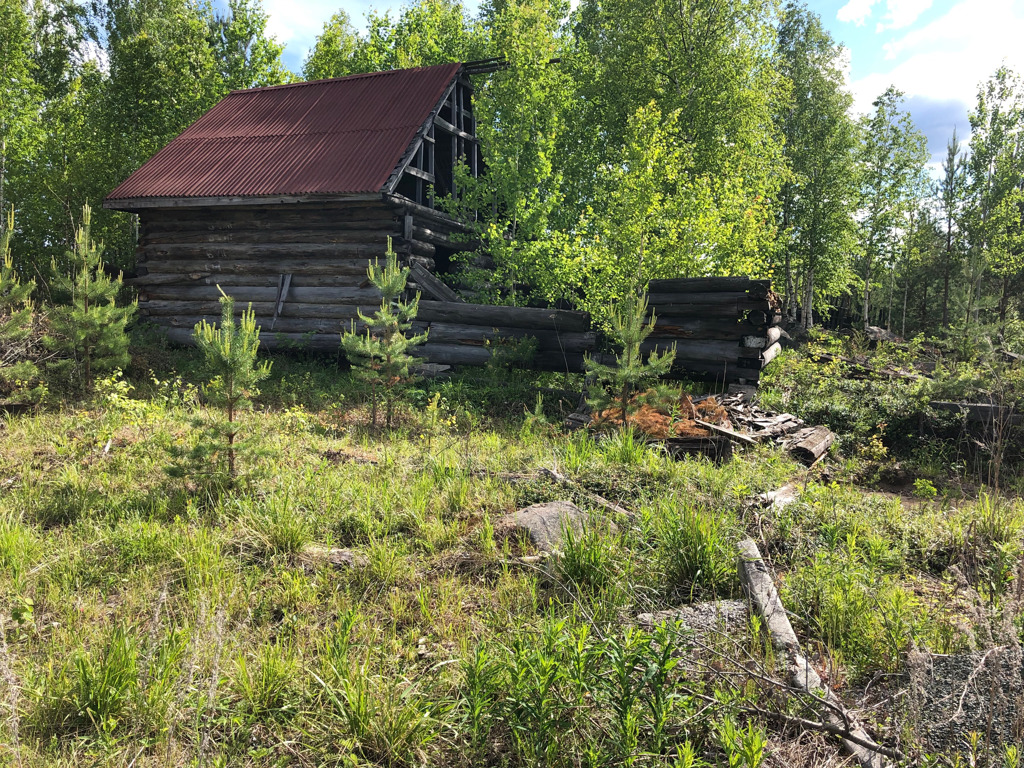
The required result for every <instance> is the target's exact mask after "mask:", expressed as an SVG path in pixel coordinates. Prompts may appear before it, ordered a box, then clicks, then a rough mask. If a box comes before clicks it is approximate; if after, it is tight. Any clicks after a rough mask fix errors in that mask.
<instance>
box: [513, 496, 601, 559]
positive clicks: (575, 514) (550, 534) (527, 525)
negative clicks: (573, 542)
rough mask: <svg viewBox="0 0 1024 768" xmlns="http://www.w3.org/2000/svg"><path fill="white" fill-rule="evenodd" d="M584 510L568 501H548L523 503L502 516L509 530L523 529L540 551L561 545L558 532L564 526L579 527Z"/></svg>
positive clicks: (519, 531) (577, 528)
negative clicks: (531, 503) (504, 516)
mask: <svg viewBox="0 0 1024 768" xmlns="http://www.w3.org/2000/svg"><path fill="white" fill-rule="evenodd" d="M585 520H586V513H585V512H584V511H583V510H582V509H580V508H579V507H577V506H576V505H575V504H573V503H572V502H571V501H549V502H545V503H544V504H533V505H532V506H529V507H525V508H523V509H520V510H518V511H516V512H513V513H512V514H511V515H508V516H507V517H506V518H505V519H504V521H503V522H504V524H505V527H507V528H508V529H510V530H511V531H512V532H518V533H524V534H526V536H527V537H529V539H530V543H531V544H533V546H535V547H536V548H537V549H539V550H540V551H541V552H555V551H558V550H560V549H561V548H562V534H563V533H564V531H565V529H566V528H567V527H571V528H572V529H573V530H574V531H580V530H582V529H583V523H584V521H585Z"/></svg>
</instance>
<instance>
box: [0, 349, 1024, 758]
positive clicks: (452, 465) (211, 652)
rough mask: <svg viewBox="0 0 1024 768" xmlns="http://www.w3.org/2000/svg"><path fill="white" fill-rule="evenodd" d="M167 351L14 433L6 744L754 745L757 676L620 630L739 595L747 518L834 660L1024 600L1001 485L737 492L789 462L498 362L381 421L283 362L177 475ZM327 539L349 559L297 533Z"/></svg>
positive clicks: (5, 499)
mask: <svg viewBox="0 0 1024 768" xmlns="http://www.w3.org/2000/svg"><path fill="white" fill-rule="evenodd" d="M169 359H170V362H171V363H173V364H174V365H175V367H176V370H175V371H171V370H167V369H164V370H162V371H161V372H160V373H157V374H156V375H155V377H154V376H150V374H149V370H148V369H149V367H150V365H151V364H144V363H142V362H141V361H139V360H137V361H136V366H135V368H134V369H133V370H134V371H135V373H134V374H133V378H132V379H131V380H130V382H131V384H132V385H133V386H134V387H135V389H134V390H133V391H131V392H130V393H129V394H125V389H124V388H123V387H111V388H109V390H110V391H111V392H115V393H117V396H110V395H109V394H108V395H106V396H101V397H100V398H98V399H97V401H96V402H94V403H72V404H68V405H66V406H65V407H64V408H62V409H59V410H53V411H48V412H42V413H39V414H36V415H22V416H16V417H8V418H7V419H6V420H5V422H4V424H3V435H4V437H3V442H2V444H0V482H2V483H4V492H3V494H2V495H0V607H2V614H0V618H2V620H3V623H2V625H0V631H2V632H3V636H4V640H5V644H4V645H2V646H0V652H2V655H3V658H2V660H0V661H2V663H0V691H5V692H6V693H5V694H4V698H2V699H0V743H4V744H6V745H7V746H5V747H2V748H0V756H2V757H0V759H2V760H6V761H8V762H10V761H11V760H15V762H18V761H20V764H21V765H29V766H31V765H95V764H110V765H128V764H129V763H132V764H134V765H183V764H208V763H213V764H217V765H303V766H304V765H310V766H312V765H324V764H330V765H346V766H356V765H380V766H414V765H425V764H429V765H452V766H460V765H466V766H477V765H508V766H539V765H542V766H582V765H595V766H597V765H601V766H604V765H609V766H610V765H637V766H654V765H658V766H685V765H703V764H712V765H737V766H740V765H744V766H756V765H759V764H761V762H762V760H763V759H764V754H765V751H766V747H765V746H764V744H765V743H766V740H767V743H768V744H769V747H768V748H767V751H768V752H770V751H771V746H770V745H771V744H780V743H783V742H785V741H786V740H787V739H788V738H789V737H788V736H787V735H786V732H784V731H781V730H779V729H778V727H777V725H776V724H773V723H771V722H769V721H765V720H763V719H760V718H758V717H756V716H753V715H751V714H750V713H749V712H748V711H747V710H746V709H745V705H746V704H745V703H748V702H750V701H752V700H753V699H752V698H751V697H754V696H756V686H753V684H752V683H751V681H749V680H744V679H739V678H736V677H734V676H732V677H730V676H725V675H719V676H715V675H712V674H710V673H709V671H708V668H707V667H702V666H700V665H699V664H697V663H696V662H695V661H693V660H694V659H697V658H699V657H700V653H698V652H696V651H695V649H694V647H693V645H692V639H691V638H690V636H689V635H688V634H686V633H682V632H680V631H678V629H677V628H674V627H672V626H671V625H669V626H662V627H660V628H656V629H655V630H653V631H651V632H645V631H642V630H640V629H637V628H636V627H635V626H634V620H635V617H636V616H637V614H639V613H643V612H648V611H657V610H664V609H668V608H672V607H676V606H679V605H681V604H685V603H688V602H690V601H694V600H703V599H713V598H717V597H731V596H737V595H738V594H739V592H738V582H737V575H736V563H735V556H734V551H735V549H734V546H735V543H736V541H737V540H738V539H739V538H741V537H743V536H747V535H754V536H755V537H756V538H757V539H758V540H759V541H760V543H761V544H762V547H763V549H764V550H765V552H766V553H767V554H769V555H770V557H771V558H772V560H773V564H774V566H775V567H776V569H777V571H778V573H779V576H780V581H781V583H782V587H783V589H782V592H783V597H784V599H785V600H786V601H787V605H788V606H789V608H790V610H791V611H792V612H793V613H794V614H795V615H796V616H797V619H798V620H797V624H798V629H799V631H800V632H801V634H802V635H803V637H805V638H807V639H809V640H811V641H812V643H814V644H818V643H820V644H821V646H820V647H822V648H824V649H826V650H827V651H828V653H829V654H830V655H831V656H832V658H834V659H835V660H836V662H837V664H839V665H841V667H842V669H843V670H844V671H845V674H846V675H847V676H848V677H849V678H850V679H851V680H862V679H865V678H868V677H869V676H870V675H872V674H874V673H875V672H878V671H886V672H888V671H898V670H899V669H900V668H901V664H902V659H903V654H904V651H905V650H906V648H907V647H909V645H910V644H911V643H914V644H916V645H918V646H923V647H929V648H932V649H934V650H937V651H942V652H948V651H951V650H956V649H958V648H961V647H964V646H965V645H971V644H981V643H982V641H983V638H982V635H983V634H984V633H985V632H988V633H989V635H991V634H992V632H993V631H996V630H998V628H999V627H1001V626H1004V625H1005V622H1003V623H1000V621H999V612H1000V611H1001V610H1003V609H1004V608H1006V607H1007V606H1009V605H1010V604H1011V603H1012V602H1013V599H1014V597H1013V596H1014V594H1015V590H1016V588H1017V587H1016V580H1015V579H1016V576H1015V574H1016V570H1015V569H1016V563H1017V561H1018V559H1019V557H1020V554H1021V540H1022V529H1024V508H1022V507H1021V506H1020V504H1019V503H1018V502H1015V501H1010V500H1006V499H1005V498H1003V497H991V498H988V497H980V498H978V499H976V500H974V501H970V502H965V503H960V502H958V503H955V504H954V503H952V502H950V501H949V500H947V499H945V498H943V497H942V496H941V495H937V496H936V497H935V498H934V499H925V500H922V499H914V500H907V502H906V503H904V502H903V501H902V500H900V499H897V498H892V497H882V496H878V495H871V494H865V493H864V492H863V490H861V489H858V488H856V487H855V486H853V485H851V484H849V483H845V482H844V483H840V484H834V483H833V484H829V483H816V482H815V481H814V478H813V476H812V477H811V478H805V479H808V480H809V485H808V487H807V491H806V493H805V494H804V496H803V497H802V498H801V500H800V501H798V502H797V503H796V504H794V505H791V506H790V507H787V508H785V509H783V510H781V511H778V512H774V511H765V510H761V511H759V512H757V513H756V514H754V513H752V512H751V511H750V510H749V509H748V508H747V506H746V504H745V502H746V500H747V499H748V498H749V497H751V496H752V495H754V494H757V493H759V492H762V491H766V490H771V489H774V488H776V487H778V486H779V485H781V484H782V483H783V482H785V481H786V480H788V479H790V478H793V477H801V478H804V477H805V476H804V475H803V470H802V469H801V468H800V467H798V466H797V465H796V464H794V463H793V462H791V461H790V460H789V459H787V458H786V457H785V456H784V455H783V454H782V453H780V452H779V451H778V450H776V449H774V448H771V447H765V448H759V449H757V450H754V451H750V452H748V453H746V454H743V455H740V456H738V457H737V458H735V459H733V460H731V461H729V462H726V463H724V464H721V465H715V464H712V463H710V462H708V461H706V460H704V459H698V458H691V459H686V460H681V461H675V460H673V459H671V458H669V457H668V456H667V455H666V454H664V453H663V452H660V451H658V450H657V449H656V448H653V447H651V446H649V445H646V444H644V443H643V442H642V441H639V440H637V439H636V438H635V437H633V436H629V435H627V436H613V437H612V438H610V439H606V440H597V441H595V440H594V439H593V438H592V437H590V436H587V435H585V434H581V433H576V434H563V433H562V432H561V431H560V430H559V429H557V428H555V427H552V426H551V424H556V423H557V422H558V419H559V416H560V414H559V409H560V408H562V407H563V406H561V405H560V404H559V403H558V402H557V399H552V400H550V401H545V403H544V404H543V406H542V408H543V412H540V411H538V409H537V408H536V396H535V389H534V387H535V386H536V384H537V382H536V381H531V380H528V379H523V378H518V379H514V380H513V381H512V383H511V385H510V387H509V389H508V390H507V392H506V396H505V397H504V398H502V397H501V396H500V392H501V385H500V384H499V383H498V382H497V381H496V380H495V378H494V377H493V376H490V375H489V374H481V375H478V376H473V375H469V376H464V377H458V378H454V379H452V380H448V381H444V382H436V383H433V384H431V385H430V386H429V387H428V388H426V389H425V390H424V391H422V392H421V393H417V394H414V395H413V399H412V401H413V403H418V404H419V405H417V406H416V407H410V408H407V409H406V410H405V411H404V412H403V413H402V414H401V417H400V419H399V423H400V426H399V428H397V429H396V430H394V431H392V432H390V433H387V434H378V433H369V432H368V431H367V430H366V428H365V426H364V425H365V405H364V403H363V402H362V399H361V395H360V393H359V391H358V389H357V388H356V387H355V386H354V385H353V384H352V382H351V381H349V380H348V378H347V376H346V375H344V374H341V375H339V374H338V373H337V371H336V370H334V369H333V367H332V366H331V365H330V364H327V363H322V362H318V361H315V360H306V361H303V360H295V359H288V358H283V359H282V360H280V361H275V366H274V377H272V379H271V380H269V381H268V382H267V386H266V389H265V392H266V396H265V398H264V399H263V400H262V401H261V403H260V404H259V406H258V409H257V411H255V412H254V413H251V414H248V415H246V416H245V417H244V423H245V425H246V428H247V429H249V430H250V431H251V433H252V434H254V435H256V436H257V437H258V441H257V442H258V445H259V450H258V451H254V452H251V453H250V454H248V455H246V456H243V457H242V459H241V470H242V472H241V474H242V476H241V478H240V479H239V481H238V482H237V483H235V484H233V485H226V484H224V483H222V482H218V481H216V479H215V478H214V476H213V475H206V474H204V473H203V472H201V471H198V470H193V471H190V472H187V473H185V474H184V475H180V474H176V473H174V472H169V471H168V467H169V466H170V465H171V464H172V463H173V461H172V458H173V455H174V453H175V450H176V449H177V448H180V447H182V446H187V445H188V443H189V441H190V440H191V439H192V437H193V435H192V430H193V429H194V427H193V426H192V425H193V423H194V421H195V417H196V415H197V409H198V408H199V407H200V406H199V405H198V402H197V401H196V399H195V397H194V389H190V387H189V386H188V384H189V381H190V379H189V376H191V375H192V373H193V368H191V367H190V366H191V365H192V362H193V361H192V359H191V358H190V357H189V355H188V353H182V352H174V353H173V354H172V355H171V356H170V358H169ZM279 362H280V363H281V364H280V365H279V364H278V363H279ZM139 368H142V371H141V372H140V371H139V370H138V369H139ZM153 378H155V379H156V380H157V381H156V383H154V381H153ZM179 379H180V380H179ZM166 381H170V382H176V383H174V384H172V385H168V384H166V383H162V382H166ZM540 383H541V384H542V385H543V386H550V385H552V384H554V385H559V386H564V385H565V382H564V381H562V382H559V381H557V380H553V379H548V380H544V381H542V382H540ZM190 393H191V394H190ZM431 402H433V405H430V403H431ZM564 407H571V406H570V405H568V404H567V405H566V406H564ZM108 444H109V449H108V448H107V446H108ZM541 467H556V468H558V470H559V471H560V472H562V473H564V474H567V475H569V476H570V477H571V478H572V479H573V480H574V481H575V484H574V485H570V486H561V485H556V484H555V483H553V482H552V481H551V480H548V479H545V478H544V477H542V476H536V477H533V478H532V479H531V476H532V473H534V472H535V470H537V469H538V468H541ZM517 473H518V474H520V475H523V476H524V477H520V478H518V479H517V478H511V477H510V476H509V475H510V474H512V475H515V474H517ZM594 493H597V494H600V495H602V496H604V497H606V498H608V499H611V500H613V501H615V502H617V503H620V504H622V505H624V506H625V507H627V508H628V509H630V510H631V511H633V512H634V513H635V514H636V516H635V519H633V520H624V519H614V520H613V519H609V518H608V517H607V516H606V515H605V514H604V513H602V511H601V510H600V509H598V508H595V507H594V505H593V501H592V494H594ZM558 498H567V499H569V500H572V501H574V502H575V503H576V504H577V505H579V506H580V507H581V508H583V509H584V510H586V511H588V512H590V513H592V514H591V519H590V523H589V524H588V525H587V526H584V528H583V529H582V530H580V531H574V532H571V533H569V532H567V533H568V537H567V540H566V543H565V546H564V552H563V554H562V556H561V557H559V558H557V559H555V560H554V561H551V562H548V563H535V562H531V561H527V562H523V561H521V560H520V558H519V557H518V552H517V551H515V548H514V545H513V543H512V542H510V541H508V540H506V538H504V537H503V536H500V535H498V534H499V529H500V521H501V518H502V517H503V515H505V514H507V513H510V512H512V511H514V510H515V509H517V508H519V507H521V506H525V505H527V504H531V503H535V502H538V501H549V500H553V499H558ZM339 547H343V548H349V549H351V550H353V551H354V552H355V553H356V554H357V555H359V556H361V561H362V563H361V564H357V565H356V566H355V567H346V566H338V565H335V564H332V563H331V562H329V560H328V559H326V558H324V557H318V556H314V555H313V554H311V553H316V552H325V551H328V550H330V549H331V548H339ZM957 589H960V590H961V591H960V592H956V590H957ZM964 590H967V591H969V593H970V594H971V595H973V596H974V597H972V598H971V599H970V600H972V601H973V602H972V603H971V605H970V606H966V605H965V603H964V594H966V593H965V592H964ZM968 602H970V601H968ZM982 615H983V616H988V617H991V621H990V626H988V627H987V628H985V627H980V626H978V625H977V621H978V619H977V617H978V616H982ZM966 616H969V617H971V621H974V622H975V625H974V627H975V630H976V632H975V635H976V636H975V635H971V634H970V633H968V635H965V634H964V633H963V632H962V631H961V629H962V625H963V623H964V621H965V617H966ZM972 631H974V630H972ZM965 638H966V639H965ZM754 645H756V644H754ZM815 647H818V646H817V645H816V646H815ZM758 653H759V651H758ZM769 656H770V654H769ZM763 658H764V663H766V664H769V665H770V663H771V660H770V658H769V657H763ZM702 696H709V697H711V699H712V700H713V701H715V702H718V703H716V704H714V705H713V706H709V705H708V702H707V700H705V699H703V698H701V697H702ZM4 750H6V751H4Z"/></svg>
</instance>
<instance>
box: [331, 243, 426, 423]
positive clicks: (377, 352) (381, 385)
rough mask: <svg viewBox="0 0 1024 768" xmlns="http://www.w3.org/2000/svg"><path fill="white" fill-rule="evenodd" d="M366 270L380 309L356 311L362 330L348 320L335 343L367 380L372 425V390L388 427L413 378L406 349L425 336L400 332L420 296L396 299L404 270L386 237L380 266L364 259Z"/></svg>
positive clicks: (374, 415)
mask: <svg viewBox="0 0 1024 768" xmlns="http://www.w3.org/2000/svg"><path fill="white" fill-rule="evenodd" d="M366 274H367V276H368V277H369V279H370V282H371V283H373V284H374V285H375V286H376V287H377V289H378V290H379V291H380V292H381V295H382V296H383V298H382V300H381V304H380V309H378V310H377V311H376V312H374V313H373V315H371V316H367V315H364V314H363V313H362V312H360V313H359V319H360V320H361V321H362V322H363V323H365V324H366V329H365V330H364V331H363V332H362V333H360V332H358V331H357V330H356V324H355V321H353V322H352V326H351V328H350V329H349V330H348V331H346V332H345V333H343V334H341V347H342V350H343V351H344V352H345V356H346V357H347V358H348V360H349V362H350V363H351V364H352V367H353V368H354V369H355V371H356V373H357V375H358V376H359V377H360V378H361V379H362V380H363V381H365V382H367V383H368V384H369V385H370V398H371V415H370V419H371V422H372V423H373V425H374V426H376V424H377V393H378V391H381V392H382V393H383V397H384V403H385V412H386V422H387V427H388V429H391V427H392V421H393V418H394V404H395V401H396V399H397V398H398V396H399V394H400V393H401V391H402V390H403V389H404V388H405V387H406V386H407V385H408V384H409V383H411V382H412V381H413V380H414V378H415V377H414V375H413V373H412V370H411V369H412V366H414V365H415V364H416V363H417V362H419V361H418V359H417V358H415V357H413V356H412V355H411V354H409V351H410V350H412V349H414V348H415V347H417V346H418V345H420V344H422V343H423V342H424V341H426V340H427V334H426V333H421V334H414V335H412V336H407V335H406V333H407V332H408V331H409V330H410V329H411V328H412V321H413V320H414V319H415V317H416V313H417V312H418V311H419V305H420V295H419V294H418V293H417V294H416V297H415V298H414V299H413V300H412V301H404V300H402V299H401V295H402V293H404V291H405V286H406V282H407V280H408V278H409V269H408V267H400V266H399V264H398V256H397V255H396V254H395V252H394V250H393V249H392V247H391V238H390V237H389V238H388V249H387V252H386V253H385V262H384V266H383V268H382V267H381V266H380V265H379V264H378V263H373V264H370V265H369V268H368V269H367V272H366Z"/></svg>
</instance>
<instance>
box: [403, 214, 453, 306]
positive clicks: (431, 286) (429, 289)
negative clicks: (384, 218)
mask: <svg viewBox="0 0 1024 768" xmlns="http://www.w3.org/2000/svg"><path fill="white" fill-rule="evenodd" d="M409 218H412V217H409ZM409 275H410V277H412V279H413V280H415V281H416V284H417V285H418V286H419V287H420V290H421V291H422V292H423V293H425V294H428V295H429V296H430V298H432V299H436V300H437V301H450V302H456V303H464V302H462V299H461V298H459V294H457V293H456V292H455V291H453V290H452V289H451V288H449V287H448V286H447V285H445V284H444V283H442V282H441V281H440V280H439V279H438V278H436V277H435V276H434V275H433V274H431V273H430V272H429V271H428V270H426V269H424V268H423V267H422V266H420V265H419V264H413V265H411V266H410V267H409Z"/></svg>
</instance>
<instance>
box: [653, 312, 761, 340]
mask: <svg viewBox="0 0 1024 768" xmlns="http://www.w3.org/2000/svg"><path fill="white" fill-rule="evenodd" d="M765 330H767V326H758V325H754V324H753V323H748V322H744V321H741V319H740V318H738V317H731V318H730V317H673V316H667V315H661V314H657V313H656V314H655V322H654V332H653V333H652V336H654V337H657V338H670V339H696V340H700V341H710V340H716V339H720V340H736V339H739V338H740V337H742V336H744V335H750V334H756V333H760V332H763V331H765Z"/></svg>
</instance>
